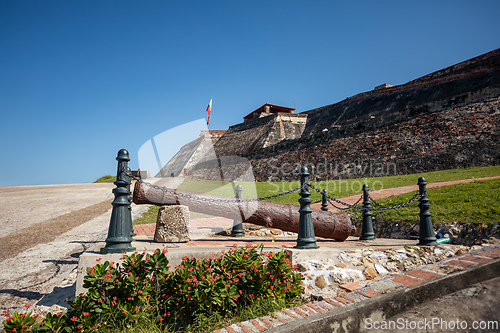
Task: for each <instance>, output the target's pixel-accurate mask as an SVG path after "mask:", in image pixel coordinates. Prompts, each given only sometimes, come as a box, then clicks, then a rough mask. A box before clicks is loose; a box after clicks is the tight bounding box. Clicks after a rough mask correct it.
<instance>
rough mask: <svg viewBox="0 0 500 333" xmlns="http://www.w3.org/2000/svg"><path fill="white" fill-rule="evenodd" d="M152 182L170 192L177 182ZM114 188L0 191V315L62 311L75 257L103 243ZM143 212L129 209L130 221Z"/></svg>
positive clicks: (91, 186) (144, 207)
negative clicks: (41, 308)
mask: <svg viewBox="0 0 500 333" xmlns="http://www.w3.org/2000/svg"><path fill="white" fill-rule="evenodd" d="M151 182H152V183H158V184H159V185H165V186H169V187H171V188H172V187H177V185H178V184H179V183H180V182H179V181H177V180H176V179H170V178H166V179H162V180H159V179H153V180H151ZM114 188H115V185H114V184H112V183H102V184H70V185H43V186H14V187H0V310H3V309H18V308H22V307H23V306H24V305H25V304H34V303H37V304H38V305H45V306H49V307H50V306H52V305H53V304H58V305H61V306H67V305H66V304H65V303H64V302H62V301H61V300H64V298H66V297H71V296H73V295H74V292H75V285H74V281H75V279H76V267H77V265H78V258H79V256H80V254H82V253H83V252H85V251H87V250H91V249H92V248H93V246H94V245H95V244H96V243H98V242H102V241H104V240H105V239H106V236H107V231H108V227H109V220H110V218H111V211H112V205H111V202H112V201H113V198H114V195H113V193H112V190H113V189H114ZM132 190H133V185H132ZM148 207H149V206H147V205H141V206H136V205H134V204H132V219H135V218H136V217H138V216H140V215H141V214H142V213H143V212H144V211H145V210H147V209H148ZM0 319H3V318H0Z"/></svg>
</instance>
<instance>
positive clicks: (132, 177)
mask: <svg viewBox="0 0 500 333" xmlns="http://www.w3.org/2000/svg"><path fill="white" fill-rule="evenodd" d="M122 173H123V174H124V175H126V176H128V177H130V178H131V179H134V180H136V181H138V182H141V183H142V184H144V185H147V186H150V187H153V188H154V189H157V190H160V191H163V192H165V193H170V194H173V195H177V196H179V197H183V198H187V199H194V200H199V201H206V202H254V201H262V200H269V199H274V198H278V197H282V196H285V195H288V194H291V193H293V192H297V191H300V190H302V189H303V188H305V187H307V184H304V186H299V187H297V188H294V189H292V190H290V191H286V192H282V193H278V194H274V195H270V196H267V197H260V198H254V199H239V198H234V199H216V198H205V197H200V196H197V195H193V194H187V193H182V192H177V191H176V190H170V189H168V188H166V187H162V186H158V185H154V184H151V183H150V182H146V181H144V180H142V179H140V178H137V177H135V176H133V175H132V174H130V173H128V172H127V171H125V170H122Z"/></svg>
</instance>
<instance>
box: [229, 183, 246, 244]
mask: <svg viewBox="0 0 500 333" xmlns="http://www.w3.org/2000/svg"><path fill="white" fill-rule="evenodd" d="M241 190H242V189H241V185H236V199H241ZM238 201H239V200H238ZM231 236H232V237H243V236H245V232H244V231H243V223H242V222H241V221H238V220H233V229H231Z"/></svg>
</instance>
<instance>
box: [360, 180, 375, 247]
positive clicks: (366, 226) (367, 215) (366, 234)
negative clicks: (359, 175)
mask: <svg viewBox="0 0 500 333" xmlns="http://www.w3.org/2000/svg"><path fill="white" fill-rule="evenodd" d="M369 190H370V189H369V187H368V185H367V184H364V185H363V208H364V209H363V225H362V227H361V236H360V237H359V239H360V240H369V239H375V233H374V232H373V223H372V212H371V208H372V207H371V206H370V197H369V195H368V191H369Z"/></svg>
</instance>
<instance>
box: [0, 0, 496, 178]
mask: <svg viewBox="0 0 500 333" xmlns="http://www.w3.org/2000/svg"><path fill="white" fill-rule="evenodd" d="M499 17H500V1H497V0H491V1H484V0H471V1H439V0H433V1H401V0H399V1H331V0H330V1H305V0H304V1H291V0H287V1H284V0H266V1H255V0H253V1H247V0H238V1H235V0H231V1H217V0H214V1H205V0H203V1H201V0H200V1H167V0H161V1H160V0H158V1H157V0H147V1H139V0H134V1H131V0H99V1H97V0H60V1H54V0H43V1H41V0H29V1H28V0H2V1H0V51H1V52H0V112H1V118H0V124H1V131H0V141H1V147H2V149H1V154H0V174H1V177H0V185H31V184H33V185H36V184H58V183H84V182H92V181H94V180H95V179H97V178H99V177H100V176H103V175H106V174H115V173H116V161H115V157H116V153H117V151H118V150H119V149H121V148H126V149H128V150H129V152H130V155H131V159H132V160H131V162H130V167H131V168H132V169H136V168H138V158H137V154H138V150H139V148H140V147H141V145H142V144H143V143H145V142H146V141H147V140H149V139H151V138H152V137H154V136H156V135H158V134H160V133H162V132H164V131H166V130H168V129H171V128H173V127H176V126H179V125H182V124H185V123H187V122H191V121H195V120H197V119H200V118H204V117H206V112H205V109H206V106H207V104H208V102H209V100H210V98H211V97H212V98H213V109H212V119H211V129H227V128H228V127H229V126H231V125H234V124H237V123H240V122H242V120H243V116H245V115H246V114H248V113H249V112H251V111H253V110H254V109H256V108H257V107H259V106H260V105H262V104H263V103H273V104H279V105H284V106H290V107H293V106H294V101H295V102H296V104H295V106H296V108H297V111H298V112H301V111H306V110H310V109H313V108H316V107H320V106H323V105H327V104H332V103H336V102H339V101H341V100H343V99H344V98H346V97H349V96H352V95H354V94H357V93H359V92H363V91H367V90H371V89H373V88H374V87H375V86H377V85H379V84H382V83H390V84H402V83H405V82H407V81H409V80H412V79H415V78H417V77H420V76H422V75H425V74H428V73H431V72H433V71H436V70H439V69H441V68H444V67H447V66H450V65H453V64H455V63H458V62H460V61H463V60H466V59H469V58H472V57H474V56H477V55H480V54H483V53H486V52H488V51H491V50H494V49H496V48H498V47H500V19H499Z"/></svg>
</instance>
